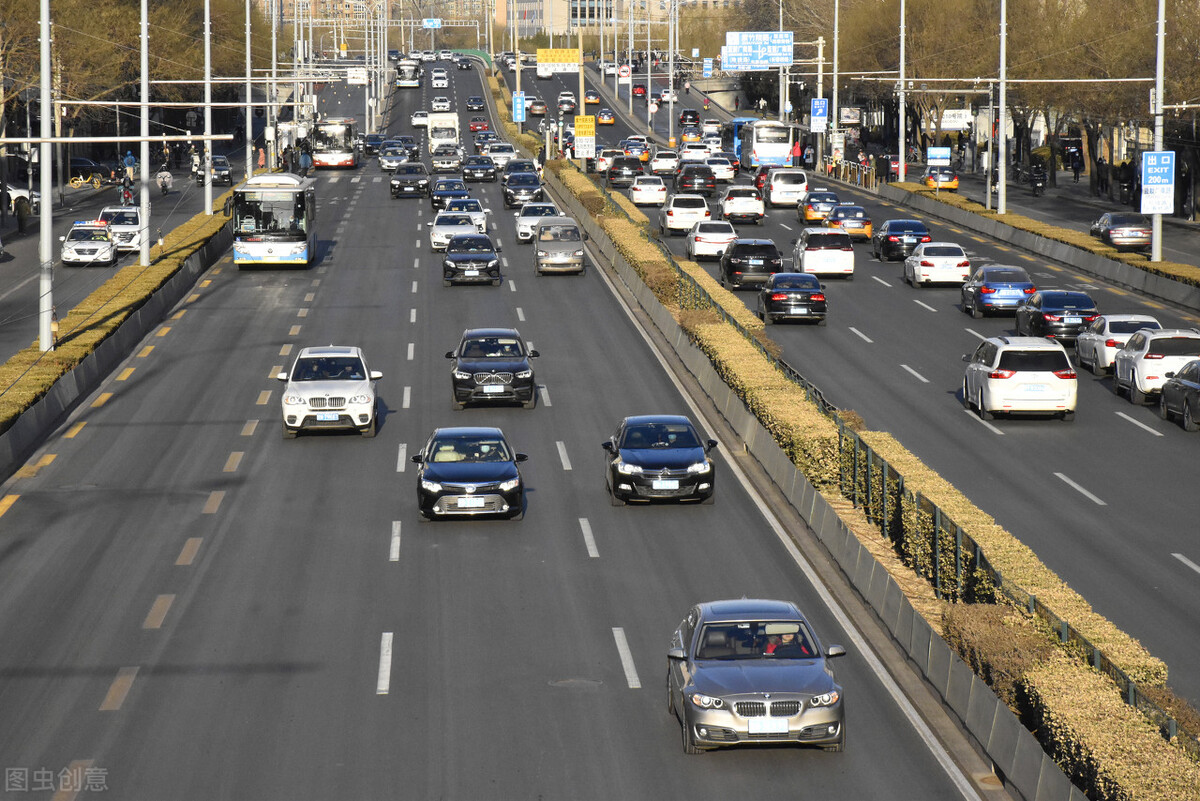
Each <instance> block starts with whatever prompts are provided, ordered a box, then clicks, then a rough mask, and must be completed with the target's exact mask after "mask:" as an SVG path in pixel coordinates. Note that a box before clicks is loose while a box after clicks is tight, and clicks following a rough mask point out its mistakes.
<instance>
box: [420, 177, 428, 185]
mask: <svg viewBox="0 0 1200 801" xmlns="http://www.w3.org/2000/svg"><path fill="white" fill-rule="evenodd" d="M418 183H420V184H421V186H425V185H426V184H428V183H429V181H427V180H426V179H424V178H422V179H421V180H420V181H419V182H418Z"/></svg>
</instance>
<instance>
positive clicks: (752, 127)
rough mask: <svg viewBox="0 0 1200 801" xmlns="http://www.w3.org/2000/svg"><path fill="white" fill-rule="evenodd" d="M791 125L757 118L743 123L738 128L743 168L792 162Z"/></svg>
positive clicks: (780, 165)
mask: <svg viewBox="0 0 1200 801" xmlns="http://www.w3.org/2000/svg"><path fill="white" fill-rule="evenodd" d="M793 134H794V131H793V129H792V128H791V126H789V125H786V124H784V123H782V122H776V121H775V120H757V121H755V122H751V123H747V124H745V125H742V126H741V128H740V129H739V130H738V139H739V141H740V142H741V147H740V148H739V151H738V156H739V158H740V159H741V162H742V169H750V170H752V169H755V168H757V167H761V166H762V165H764V164H765V165H767V166H770V167H783V166H785V165H787V164H790V163H791V159H792V136H793Z"/></svg>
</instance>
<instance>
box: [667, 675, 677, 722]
mask: <svg viewBox="0 0 1200 801" xmlns="http://www.w3.org/2000/svg"><path fill="white" fill-rule="evenodd" d="M667 714H668V715H671V716H674V715H675V693H674V692H672V691H671V668H669V667H668V668H667Z"/></svg>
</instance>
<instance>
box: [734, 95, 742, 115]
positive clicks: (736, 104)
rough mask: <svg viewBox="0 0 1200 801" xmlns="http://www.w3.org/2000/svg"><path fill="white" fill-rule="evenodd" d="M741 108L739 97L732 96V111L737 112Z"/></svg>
mask: <svg viewBox="0 0 1200 801" xmlns="http://www.w3.org/2000/svg"><path fill="white" fill-rule="evenodd" d="M741 107H742V97H741V95H734V96H733V110H734V111H737V110H738V109H740V108H741Z"/></svg>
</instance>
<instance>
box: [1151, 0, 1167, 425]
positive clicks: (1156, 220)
mask: <svg viewBox="0 0 1200 801" xmlns="http://www.w3.org/2000/svg"><path fill="white" fill-rule="evenodd" d="M1157 38H1158V52H1157V53H1156V55H1155V60H1154V109H1153V111H1154V149H1155V151H1161V150H1162V149H1163V59H1164V49H1165V45H1166V38H1167V20H1166V0H1158V37H1157ZM1150 261H1162V215H1161V214H1152V215H1150ZM1163 408H1166V407H1163Z"/></svg>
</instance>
